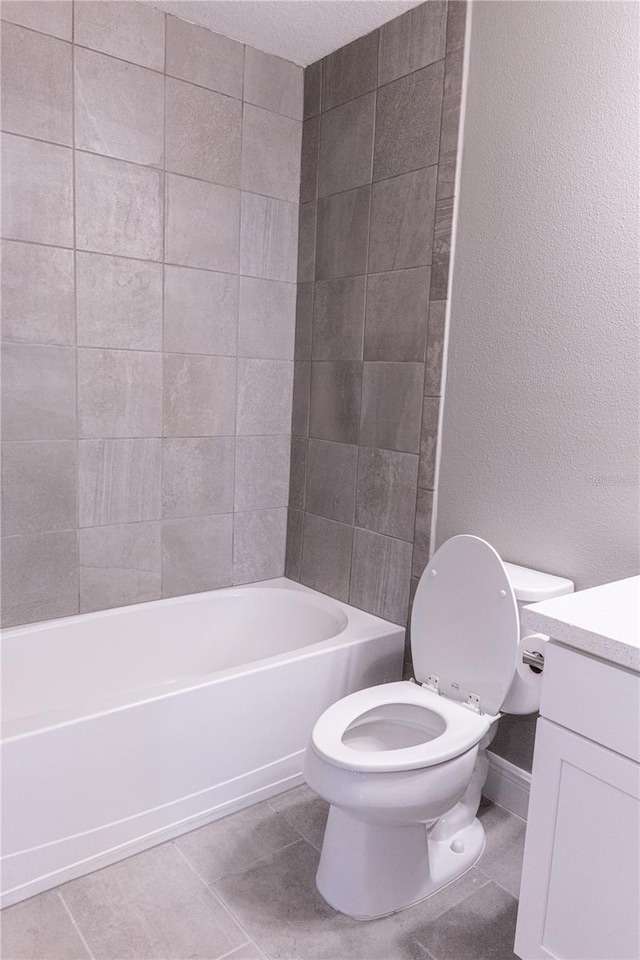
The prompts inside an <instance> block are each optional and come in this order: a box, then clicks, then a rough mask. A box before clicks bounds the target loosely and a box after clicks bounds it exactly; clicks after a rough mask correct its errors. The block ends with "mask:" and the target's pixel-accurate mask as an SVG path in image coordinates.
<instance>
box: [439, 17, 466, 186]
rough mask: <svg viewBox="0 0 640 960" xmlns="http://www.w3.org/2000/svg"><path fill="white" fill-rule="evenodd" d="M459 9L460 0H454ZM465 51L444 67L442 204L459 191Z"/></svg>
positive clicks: (441, 153)
mask: <svg viewBox="0 0 640 960" xmlns="http://www.w3.org/2000/svg"><path fill="white" fill-rule="evenodd" d="M450 3H451V5H453V6H456V5H458V4H459V3H460V0H450ZM463 66H464V49H463V48H462V47H461V48H460V49H459V50H455V51H454V52H453V53H449V54H447V59H446V60H445V67H444V98H443V101H442V123H441V125H440V157H439V160H438V200H441V199H443V198H444V197H452V196H453V194H454V191H455V179H456V161H457V155H458V131H459V128H460V103H461V99H462V71H463Z"/></svg>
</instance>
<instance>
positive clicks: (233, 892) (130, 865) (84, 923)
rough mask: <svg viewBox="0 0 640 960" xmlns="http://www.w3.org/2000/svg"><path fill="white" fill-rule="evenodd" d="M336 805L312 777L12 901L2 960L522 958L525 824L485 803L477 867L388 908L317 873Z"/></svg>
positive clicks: (7, 912)
mask: <svg viewBox="0 0 640 960" xmlns="http://www.w3.org/2000/svg"><path fill="white" fill-rule="evenodd" d="M326 811H327V808H326V805H325V803H324V801H322V800H321V799H320V798H319V797H317V796H316V795H315V794H313V793H312V791H311V790H309V788H308V787H306V786H303V787H298V788H296V789H295V790H291V791H289V792H288V793H284V794H281V795H280V796H279V797H275V798H273V799H272V800H269V801H268V802H264V803H261V804H258V805H257V806H254V807H249V808H248V809H246V810H242V811H240V812H239V813H235V814H233V815H231V816H229V817H226V818H225V819H223V820H218V821H216V822H215V823H212V824H209V825H208V826H206V827H202V828H201V829H199V830H195V831H193V833H188V834H185V835H184V836H182V837H179V838H178V839H177V840H175V841H173V842H170V843H164V844H162V845H161V846H158V847H154V848H153V849H151V850H147V851H145V852H144V853H141V854H138V855H137V856H134V857H131V858H130V859H128V860H124V861H122V862H121V863H117V864H114V865H113V866H111V867H106V868H105V869H103V870H99V871H98V872H96V873H93V874H90V875H89V876H86V877H81V878H80V879H78V880H73V881H71V882H70V883H66V884H64V885H63V886H61V887H58V888H57V889H55V890H50V891H48V892H47V893H43V894H40V895H39V896H36V897H33V898H31V899H30V900H26V901H24V902H23V903H20V904H17V905H16V906H14V907H8V908H7V909H5V910H3V911H2V914H1V915H0V920H1V922H2V934H1V943H2V949H1V951H0V956H1V957H2V960H87V958H93V960H222V958H224V960H512V958H513V956H514V954H513V938H514V930H515V920H516V907H517V899H516V898H517V896H518V886H519V874H520V865H521V861H522V850H523V845H524V829H525V824H524V822H523V821H522V820H519V819H518V818H517V817H514V816H512V815H511V814H509V813H507V812H506V811H505V810H503V809H501V808H500V807H497V806H494V805H493V804H486V805H483V806H482V807H481V810H480V816H481V819H482V822H483V824H484V827H485V831H486V834H487V848H486V851H485V853H484V855H483V857H482V859H481V860H480V861H479V863H478V865H477V866H476V867H474V869H472V870H471V871H469V873H467V874H466V875H465V876H464V877H461V878H460V880H458V881H456V882H455V883H454V884H451V885H450V886H449V887H447V888H446V889H444V890H442V891H441V892H440V893H439V894H436V895H435V896H434V897H431V898H430V899H429V900H426V901H425V902H423V903H421V904H418V905H417V906H415V907H411V908H410V909H408V910H404V911H402V912H401V913H397V914H395V915H394V916H391V917H386V918H384V919H382V920H374V921H369V922H367V923H362V922H358V921H355V920H350V919H348V918H347V917H344V916H342V915H341V914H339V913H336V912H335V910H332V909H331V907H329V906H328V905H327V904H326V903H325V902H324V900H323V899H322V898H321V897H320V895H319V894H318V892H317V890H316V887H315V882H314V877H315V872H316V868H317V863H318V855H319V850H320V846H321V843H322V835H323V830H324V822H325V819H326Z"/></svg>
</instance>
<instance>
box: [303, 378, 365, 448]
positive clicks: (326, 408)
mask: <svg viewBox="0 0 640 960" xmlns="http://www.w3.org/2000/svg"><path fill="white" fill-rule="evenodd" d="M361 392H362V364H361V363H344V362H336V363H329V362H316V361H314V362H313V363H312V365H311V401H310V411H309V434H310V436H312V437H315V438H317V439H319V440H336V441H338V442H340V443H358V427H359V422H360V395H361Z"/></svg>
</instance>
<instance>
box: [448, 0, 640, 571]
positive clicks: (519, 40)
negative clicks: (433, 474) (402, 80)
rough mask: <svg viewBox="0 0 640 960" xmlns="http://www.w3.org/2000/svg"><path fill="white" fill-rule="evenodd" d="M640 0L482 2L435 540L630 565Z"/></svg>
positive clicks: (578, 565)
mask: <svg viewBox="0 0 640 960" xmlns="http://www.w3.org/2000/svg"><path fill="white" fill-rule="evenodd" d="M639 20H640V7H638V5H637V4H636V3H627V2H605V3H594V2H493V0H482V2H476V3H475V4H474V7H473V17H472V29H471V46H470V60H469V80H468V89H467V104H466V119H465V127H464V147H463V159H462V171H461V193H460V202H459V212H458V223H457V244H456V252H455V263H454V268H453V290H452V308H451V320H450V340H449V358H448V372H447V381H446V389H445V404H444V421H443V433H442V451H441V467H440V477H439V493H438V497H439V499H438V518H437V527H436V536H437V542H438V543H441V542H442V541H443V540H445V539H446V538H447V537H450V536H452V535H454V534H456V533H461V532H466V533H473V534H477V535H479V536H483V537H485V538H486V539H488V540H489V541H490V542H491V543H493V544H494V546H495V547H496V548H497V549H498V550H499V551H500V553H501V554H502V555H503V556H504V558H505V559H507V560H512V561H515V562H518V563H522V564H525V565H529V566H532V567H536V568H539V569H541V570H546V571H549V572H552V573H558V574H562V575H564V576H568V577H571V578H572V579H574V580H575V582H576V585H577V587H578V588H585V587H589V586H592V585H594V584H598V583H602V582H604V581H607V580H613V579H616V578H620V577H625V576H630V575H632V574H634V573H636V572H637V569H638V549H639V548H638V541H639V533H640V528H639V522H638V498H639V495H640V491H639V488H638V486H637V478H638V450H639V440H640V436H639V430H638V423H639V419H638V413H639V406H638V401H639V388H640V364H639V347H638V318H639V313H640V311H639V292H638V291H639V275H638V171H639V169H640V161H639V156H638V134H639V128H638V108H639V97H638V83H639V80H638V78H639V76H640V73H639V62H638V61H639V53H638V51H639V34H640V30H639Z"/></svg>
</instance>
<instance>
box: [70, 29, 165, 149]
mask: <svg viewBox="0 0 640 960" xmlns="http://www.w3.org/2000/svg"><path fill="white" fill-rule="evenodd" d="M74 70H75V85H76V88H75V89H76V93H75V111H76V117H75V122H76V147H78V148H79V149H80V150H90V151H91V152H92V153H101V154H103V155H105V156H108V157H117V158H119V159H120V160H131V161H133V162H134V163H143V164H148V165H150V166H161V165H162V159H163V134H164V79H163V77H162V76H161V74H159V73H154V72H153V71H151V70H145V69H144V68H143V67H136V66H134V65H133V64H131V63H124V62H123V61H122V60H115V59H114V58H113V57H106V56H104V54H102V53H95V52H94V51H93V50H83V48H82V47H77V48H76V50H75V58H74Z"/></svg>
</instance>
